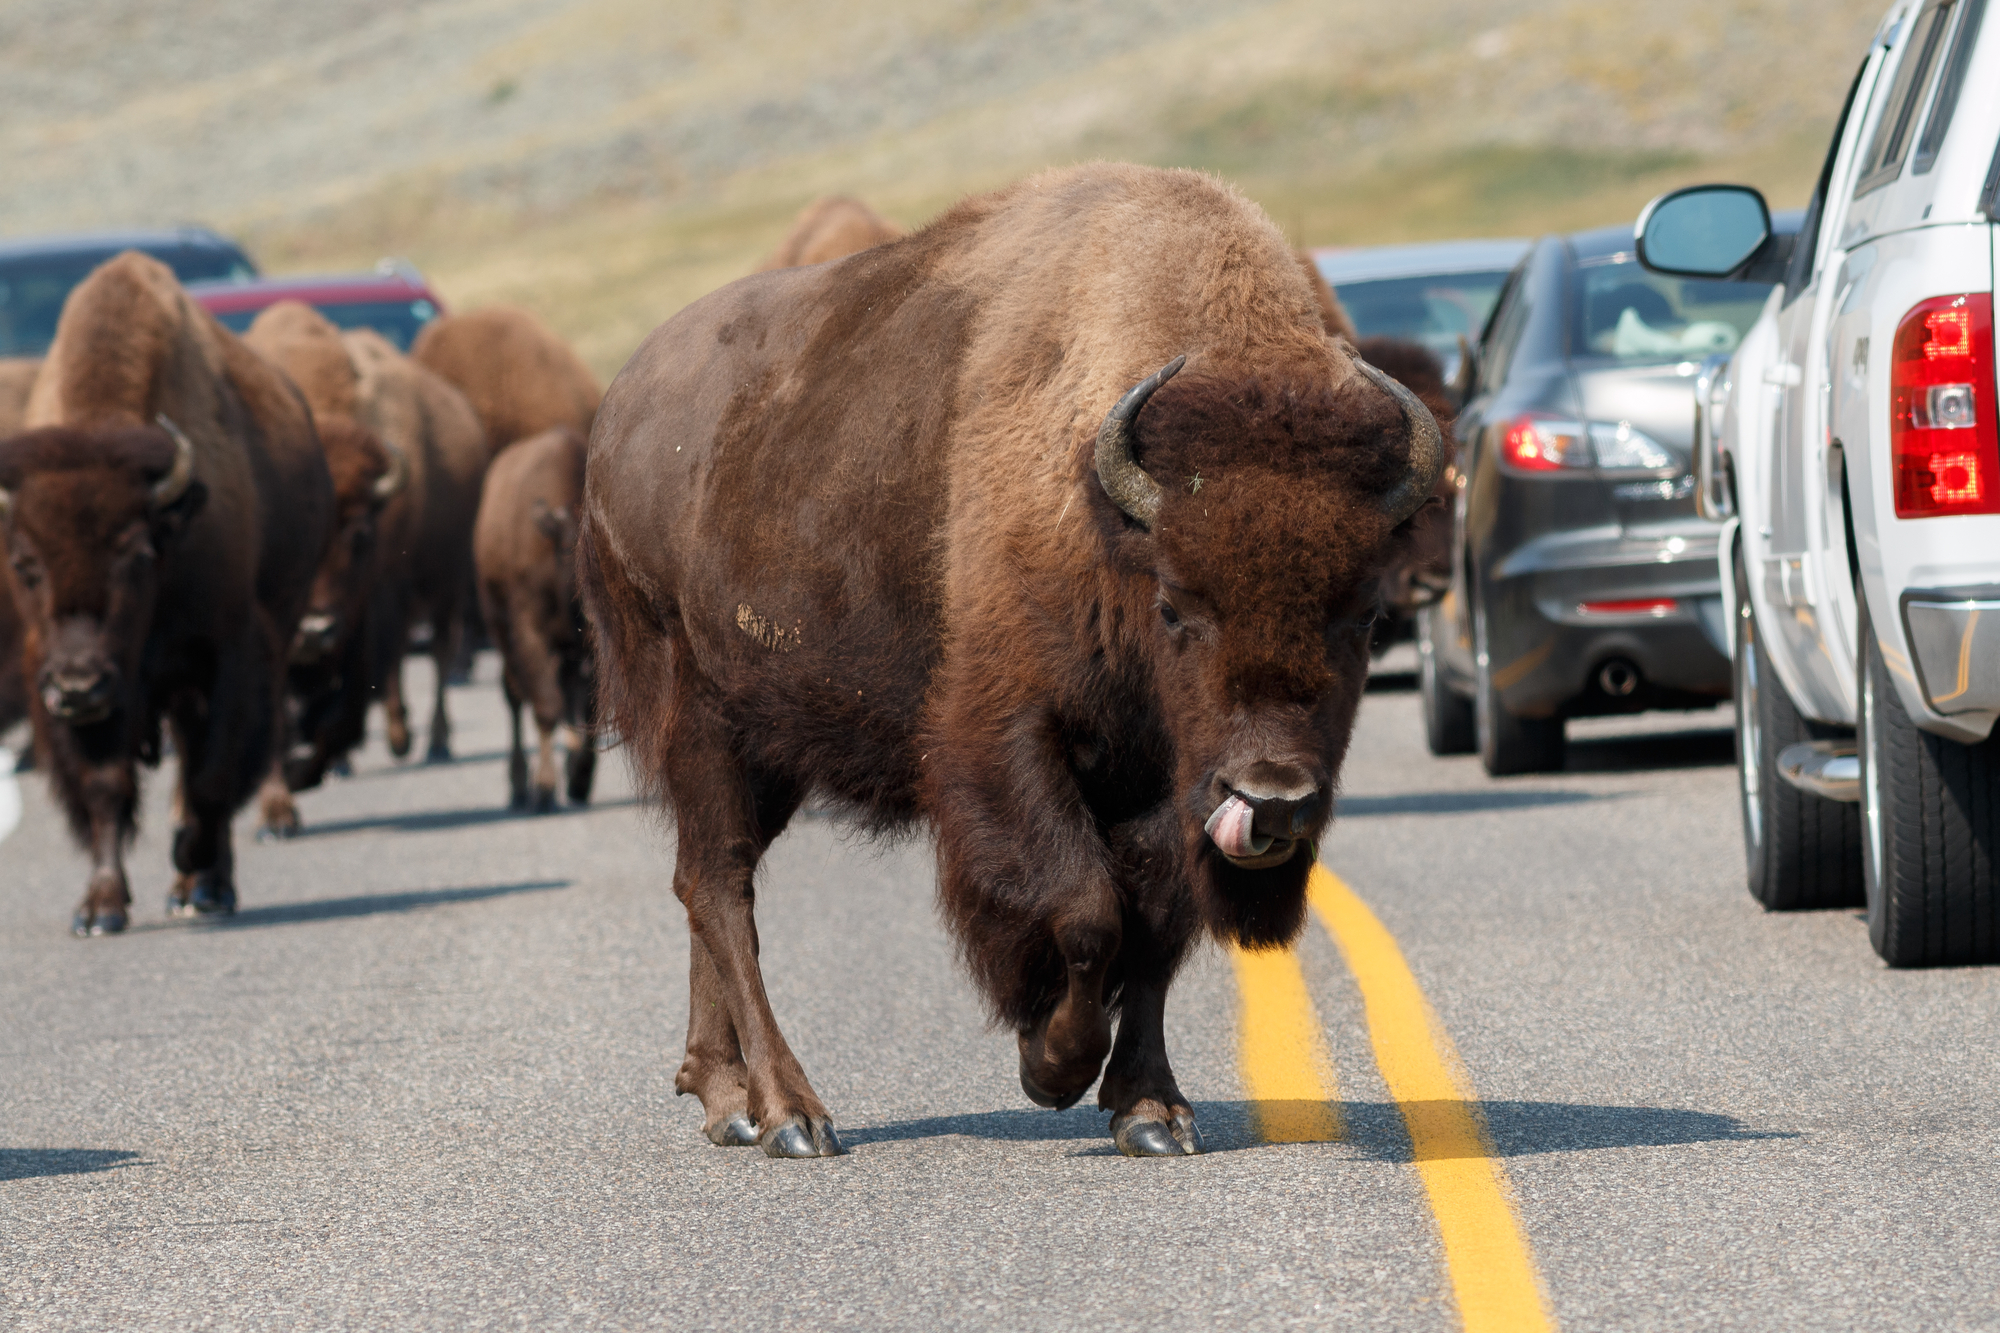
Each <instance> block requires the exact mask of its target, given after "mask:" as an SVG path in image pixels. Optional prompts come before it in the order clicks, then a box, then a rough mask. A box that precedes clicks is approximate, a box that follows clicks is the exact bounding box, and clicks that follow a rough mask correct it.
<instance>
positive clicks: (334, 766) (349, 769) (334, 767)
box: [326, 755, 354, 778]
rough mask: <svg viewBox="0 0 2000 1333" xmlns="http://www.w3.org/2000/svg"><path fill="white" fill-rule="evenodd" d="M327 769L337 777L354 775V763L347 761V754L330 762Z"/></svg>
mask: <svg viewBox="0 0 2000 1333" xmlns="http://www.w3.org/2000/svg"><path fill="white" fill-rule="evenodd" d="M326 771H327V772H329V773H331V774H333V775H334V776H335V777H337V778H351V777H353V776H354V765H353V764H351V763H349V762H348V761H347V756H346V755H342V756H341V757H340V758H338V759H336V760H334V761H333V762H332V763H330V764H328V765H327V766H326Z"/></svg>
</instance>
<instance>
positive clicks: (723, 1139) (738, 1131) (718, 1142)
mask: <svg viewBox="0 0 2000 1333" xmlns="http://www.w3.org/2000/svg"><path fill="white" fill-rule="evenodd" d="M701 1132H702V1133H703V1134H706V1135H707V1136H708V1141H709V1142H710V1143H713V1144H714V1145H715V1146H716V1147H718V1148H755V1147H757V1146H758V1145H757V1124H756V1122H755V1121H753V1120H752V1119H751V1118H750V1116H749V1114H748V1113H747V1112H744V1111H738V1112H737V1113H736V1114H735V1115H733V1116H730V1117H729V1118H728V1119H727V1120H724V1121H720V1122H719V1123H717V1124H713V1125H709V1126H707V1127H705V1128H704V1129H703V1130H702V1131H701Z"/></svg>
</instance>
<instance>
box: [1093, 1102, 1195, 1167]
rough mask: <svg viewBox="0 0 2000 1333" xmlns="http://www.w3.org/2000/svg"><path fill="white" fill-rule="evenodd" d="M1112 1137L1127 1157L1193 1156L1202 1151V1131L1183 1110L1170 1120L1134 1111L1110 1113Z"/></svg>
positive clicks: (1119, 1149)
mask: <svg viewBox="0 0 2000 1333" xmlns="http://www.w3.org/2000/svg"><path fill="white" fill-rule="evenodd" d="M1111 1141H1112V1142H1113V1143H1116V1144H1117V1145H1118V1151H1119V1152H1122V1153H1124V1154H1125V1155H1126V1156H1127V1157H1192V1156H1194V1155H1195V1154H1196V1153H1199V1152H1200V1151H1201V1131H1200V1130H1198V1129H1196V1128H1195V1127H1194V1117H1193V1116H1191V1115H1189V1114H1187V1113H1186V1112H1185V1111H1183V1112H1181V1113H1180V1114H1178V1115H1176V1116H1175V1117H1174V1118H1173V1121H1172V1123H1171V1124H1169V1123H1167V1122H1165V1121H1160V1120H1142V1119H1140V1118H1139V1117H1138V1116H1135V1115H1119V1116H1113V1117H1112V1118H1111Z"/></svg>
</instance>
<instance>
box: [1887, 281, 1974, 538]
mask: <svg viewBox="0 0 2000 1333" xmlns="http://www.w3.org/2000/svg"><path fill="white" fill-rule="evenodd" d="M1995 408H1996V404H1995V401H1994V383H1993V297H1992V295H1991V294H1990V293H1987V292H1971V293H1968V294H1966V295H1963V296H1934V297H1932V298H1931V299H1930V300H1928V301H1920V302H1918V303H1917V304H1916V305H1915V306H1914V307H1912V308H1911V310H1910V313H1909V314H1907V315H1904V316H1903V322H1902V323H1901V324H1899V325H1897V326H1896V345H1895V350H1894V352H1893V353H1892V355H1891V357H1890V361H1889V452H1890V455H1891V457H1892V458H1893V460H1894V463H1895V478H1896V517H1898V518H1934V517H1938V516H1940V515H1947V514H1996V513H2000V412H1996V410H1995Z"/></svg>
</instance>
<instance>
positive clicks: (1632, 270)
mask: <svg viewBox="0 0 2000 1333" xmlns="http://www.w3.org/2000/svg"><path fill="white" fill-rule="evenodd" d="M1770 292H1771V288H1770V287H1769V286H1768V285H1766V284H1764V283H1757V282H1707V281H1703V280H1701V279H1696V278H1670V277H1667V276H1665V275H1664V274H1659V273H1649V272H1647V271H1646V270H1645V269H1644V268H1643V267H1641V266H1640V264H1639V262H1638V260H1637V259H1635V258H1634V257H1632V256H1631V255H1629V254H1618V255H1613V256H1610V257H1609V258H1605V259H1587V260H1584V261H1583V262H1582V263H1580V264H1579V265H1578V266H1577V273H1576V303H1575V306H1574V307H1573V309H1572V311H1571V317H1570V355H1571V356H1573V357H1583V358H1593V359H1600V360H1608V361H1618V362H1624V363H1629V364H1639V363H1643V362H1649V361H1651V362H1657V361H1699V360H1700V359H1701V358H1702V357H1704V356H1707V355H1708V354H1709V353H1711V352H1733V351H1735V350H1736V344H1738V343H1739V342H1741V341H1743V335H1744V334H1746V333H1748V332H1749V331H1750V326H1751V325H1752V324H1753V323H1755V322H1756V320H1757V314H1758V312H1759V311H1761V310H1762V309H1763V308H1764V299H1765V297H1767V296H1769V295H1770Z"/></svg>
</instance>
